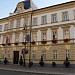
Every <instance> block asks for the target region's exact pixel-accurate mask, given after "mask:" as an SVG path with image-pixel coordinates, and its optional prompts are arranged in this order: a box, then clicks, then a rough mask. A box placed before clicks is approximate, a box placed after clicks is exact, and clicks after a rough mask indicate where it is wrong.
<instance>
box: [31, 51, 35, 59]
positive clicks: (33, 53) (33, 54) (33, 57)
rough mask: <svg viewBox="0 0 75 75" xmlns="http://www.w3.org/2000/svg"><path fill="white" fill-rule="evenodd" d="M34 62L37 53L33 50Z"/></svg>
mask: <svg viewBox="0 0 75 75" xmlns="http://www.w3.org/2000/svg"><path fill="white" fill-rule="evenodd" d="M32 60H36V51H35V50H32Z"/></svg>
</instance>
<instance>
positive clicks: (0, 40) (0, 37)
mask: <svg viewBox="0 0 75 75" xmlns="http://www.w3.org/2000/svg"><path fill="white" fill-rule="evenodd" d="M0 43H1V35H0Z"/></svg>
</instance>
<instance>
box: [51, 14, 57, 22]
mask: <svg viewBox="0 0 75 75" xmlns="http://www.w3.org/2000/svg"><path fill="white" fill-rule="evenodd" d="M51 18H52V19H51V20H52V23H55V22H57V13H55V14H52V15H51Z"/></svg>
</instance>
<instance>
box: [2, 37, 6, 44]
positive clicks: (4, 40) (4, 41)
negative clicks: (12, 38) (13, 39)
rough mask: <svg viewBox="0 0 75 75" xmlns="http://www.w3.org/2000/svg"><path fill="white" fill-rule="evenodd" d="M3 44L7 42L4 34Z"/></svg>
mask: <svg viewBox="0 0 75 75" xmlns="http://www.w3.org/2000/svg"><path fill="white" fill-rule="evenodd" d="M2 43H3V44H5V43H6V36H3V41H2Z"/></svg>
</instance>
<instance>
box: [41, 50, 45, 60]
mask: <svg viewBox="0 0 75 75" xmlns="http://www.w3.org/2000/svg"><path fill="white" fill-rule="evenodd" d="M42 56H43V60H46V50H42Z"/></svg>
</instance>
